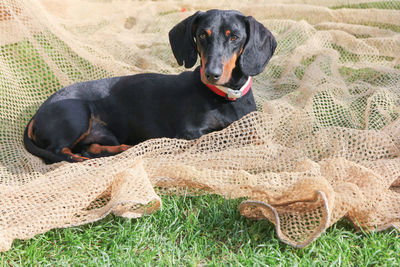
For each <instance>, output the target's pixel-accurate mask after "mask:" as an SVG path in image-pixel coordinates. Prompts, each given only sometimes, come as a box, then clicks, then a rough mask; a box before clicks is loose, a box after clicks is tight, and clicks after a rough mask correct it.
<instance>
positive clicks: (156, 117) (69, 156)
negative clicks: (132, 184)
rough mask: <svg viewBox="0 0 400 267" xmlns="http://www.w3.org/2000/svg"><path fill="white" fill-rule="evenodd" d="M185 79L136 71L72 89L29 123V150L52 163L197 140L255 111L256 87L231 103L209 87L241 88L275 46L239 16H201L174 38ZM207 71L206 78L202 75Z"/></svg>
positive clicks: (180, 26)
mask: <svg viewBox="0 0 400 267" xmlns="http://www.w3.org/2000/svg"><path fill="white" fill-rule="evenodd" d="M169 39H170V44H171V47H172V51H173V54H174V56H175V58H176V59H177V61H178V63H179V64H180V65H183V64H184V65H185V67H187V68H191V67H193V66H194V64H195V63H196V61H197V56H198V55H199V56H200V62H201V66H200V67H197V68H196V69H195V70H194V71H191V72H183V73H181V74H179V75H163V74H137V75H132V76H124V77H114V78H108V79H102V80H96V81H88V82H83V83H77V84H73V85H70V86H67V87H65V88H63V89H61V90H59V91H58V92H56V93H55V94H53V95H52V96H51V97H50V98H49V99H47V100H46V101H45V102H44V103H43V104H42V105H41V106H40V108H39V110H38V111H37V112H36V114H35V115H34V116H33V118H32V119H31V121H30V122H29V123H28V126H27V127H26V130H25V133H24V143H25V147H26V148H27V150H28V151H29V152H31V153H32V154H34V155H37V156H39V157H41V158H43V159H44V160H45V161H46V162H47V163H53V162H58V161H63V160H65V161H69V162H77V161H83V160H86V159H89V158H93V157H100V156H108V155H114V154H117V153H119V152H122V151H124V150H126V149H128V148H129V147H130V146H132V145H136V144H138V143H140V142H142V141H145V140H147V139H150V138H157V137H170V138H183V139H195V138H198V137H200V136H202V135H204V134H207V133H210V132H212V131H216V130H221V129H223V128H225V127H226V126H228V125H229V124H231V123H232V122H234V121H236V120H238V119H240V118H241V117H243V116H244V115H246V114H248V113H250V112H252V111H255V110H256V105H255V102H254V98H253V94H252V92H251V90H250V91H249V92H248V93H247V94H245V95H244V96H242V97H241V98H238V99H237V100H234V101H231V100H228V99H226V98H224V97H221V96H219V95H217V94H215V93H214V92H212V91H211V90H210V89H209V88H208V87H207V86H206V85H205V83H207V84H214V85H223V86H226V87H229V88H232V89H234V90H237V89H239V88H241V87H242V85H243V84H244V83H245V82H246V81H247V79H248V77H249V76H253V75H256V74H258V73H260V72H262V71H263V70H264V68H265V66H266V64H267V63H268V61H269V59H270V58H271V56H272V54H273V52H274V50H275V47H276V41H275V39H274V37H273V36H272V34H271V33H270V32H269V31H268V30H267V29H266V28H265V27H264V26H263V25H262V24H260V23H259V22H257V21H256V20H255V19H254V18H252V17H246V16H244V15H243V14H241V13H240V12H237V11H222V10H209V11H207V12H197V13H195V14H194V15H192V16H190V17H188V18H187V19H185V20H183V21H182V22H180V23H179V24H178V25H176V26H175V27H174V28H173V29H172V30H171V31H170V33H169ZM200 68H202V73H200Z"/></svg>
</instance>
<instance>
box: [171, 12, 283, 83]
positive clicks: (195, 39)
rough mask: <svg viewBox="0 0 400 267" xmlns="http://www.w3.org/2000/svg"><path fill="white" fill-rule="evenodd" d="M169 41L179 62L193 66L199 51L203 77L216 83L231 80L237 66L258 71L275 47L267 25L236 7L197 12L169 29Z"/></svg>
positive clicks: (245, 71)
mask: <svg viewBox="0 0 400 267" xmlns="http://www.w3.org/2000/svg"><path fill="white" fill-rule="evenodd" d="M169 41H170V44H171V47H172V52H173V53H174V56H175V58H176V60H177V61H178V64H179V65H183V64H184V65H185V67H186V68H191V67H193V66H194V64H195V63H196V61H197V54H199V55H200V58H201V65H202V75H201V80H202V81H203V82H204V83H209V84H216V85H224V84H226V83H228V82H229V80H230V79H231V76H232V72H233V70H234V69H235V71H237V70H240V71H241V72H242V73H243V75H245V76H254V75H257V74H259V73H260V72H262V71H263V70H264V68H265V66H266V65H267V63H268V61H269V59H270V58H271V56H272V54H273V53H274V51H275V48H276V41H275V38H274V37H273V35H272V34H271V32H270V31H269V30H268V29H267V28H265V27H264V26H263V25H262V24H261V23H259V22H258V21H256V20H255V19H254V18H253V17H246V16H244V15H243V14H242V13H240V12H238V11H233V10H209V11H207V12H200V11H199V12H196V13H195V14H194V15H192V16H190V17H188V18H186V19H185V20H183V21H182V22H180V23H179V24H177V25H176V26H175V27H174V28H173V29H172V30H171V31H170V32H169Z"/></svg>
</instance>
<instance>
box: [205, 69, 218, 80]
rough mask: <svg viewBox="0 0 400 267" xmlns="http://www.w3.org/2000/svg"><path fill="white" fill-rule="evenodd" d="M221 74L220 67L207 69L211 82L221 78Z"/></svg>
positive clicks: (207, 76) (208, 78)
mask: <svg viewBox="0 0 400 267" xmlns="http://www.w3.org/2000/svg"><path fill="white" fill-rule="evenodd" d="M221 76H222V70H220V69H218V68H213V69H207V70H206V78H207V80H208V81H209V82H211V83H215V82H217V81H218V80H219V79H220V78H221Z"/></svg>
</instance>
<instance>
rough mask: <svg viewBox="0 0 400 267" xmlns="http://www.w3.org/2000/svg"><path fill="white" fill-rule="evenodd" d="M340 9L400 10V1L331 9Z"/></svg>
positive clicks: (341, 6) (342, 6) (340, 6)
mask: <svg viewBox="0 0 400 267" xmlns="http://www.w3.org/2000/svg"><path fill="white" fill-rule="evenodd" d="M340 8H357V9H365V8H378V9H400V1H394V0H392V1H377V2H370V3H359V4H350V5H339V6H333V7H331V9H340Z"/></svg>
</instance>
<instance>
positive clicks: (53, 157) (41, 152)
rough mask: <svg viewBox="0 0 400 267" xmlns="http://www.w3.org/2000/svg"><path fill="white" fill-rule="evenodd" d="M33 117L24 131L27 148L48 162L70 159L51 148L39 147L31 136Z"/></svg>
mask: <svg viewBox="0 0 400 267" xmlns="http://www.w3.org/2000/svg"><path fill="white" fill-rule="evenodd" d="M32 120H33V118H32V119H31V120H30V121H29V122H28V125H27V126H26V128H25V132H24V145H25V148H26V150H28V151H29V152H30V153H31V154H33V155H35V156H38V157H40V158H42V159H44V162H45V163H46V164H50V163H55V162H59V161H64V160H65V161H70V160H69V158H68V157H63V156H62V155H57V154H56V153H53V152H51V151H49V150H46V149H43V148H41V147H38V146H37V145H36V144H35V142H34V141H33V140H32V139H31V137H29V134H28V133H29V127H32V126H31V123H32Z"/></svg>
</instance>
